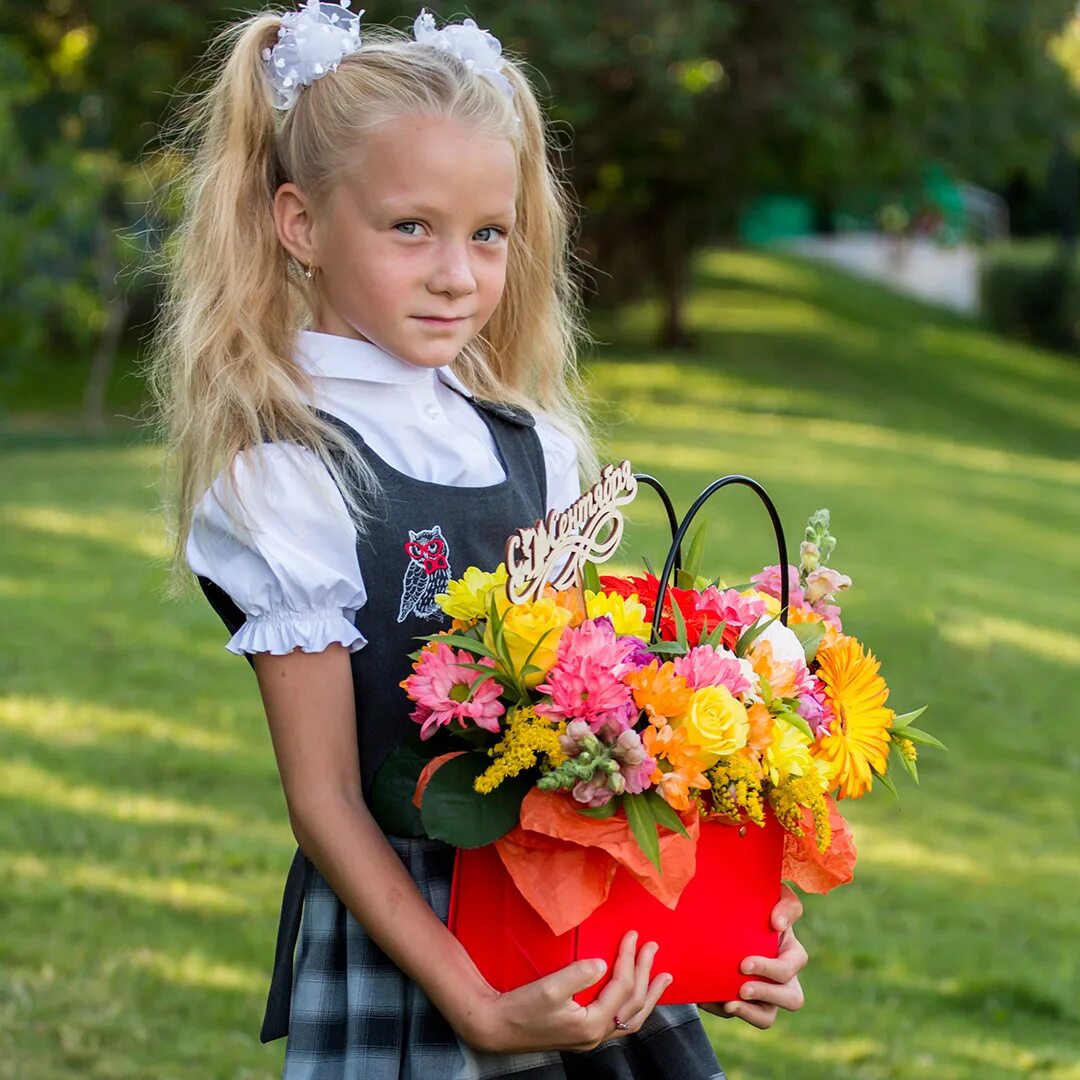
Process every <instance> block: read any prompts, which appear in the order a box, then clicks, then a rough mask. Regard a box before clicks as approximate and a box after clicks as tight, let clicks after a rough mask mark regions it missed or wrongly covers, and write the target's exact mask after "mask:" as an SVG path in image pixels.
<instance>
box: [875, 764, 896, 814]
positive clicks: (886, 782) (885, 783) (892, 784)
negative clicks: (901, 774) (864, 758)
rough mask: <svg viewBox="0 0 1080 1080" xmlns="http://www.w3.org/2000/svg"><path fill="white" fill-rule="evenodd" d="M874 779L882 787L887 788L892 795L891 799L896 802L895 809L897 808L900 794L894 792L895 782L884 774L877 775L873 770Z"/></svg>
mask: <svg viewBox="0 0 1080 1080" xmlns="http://www.w3.org/2000/svg"><path fill="white" fill-rule="evenodd" d="M874 777H875V778H876V779H878V780H880V781H881V783H882V786H883V787H887V788H888V789H889V790H890V791H891V792H892V793H893V798H894V799H895V800H896V805H897V807H899V806H900V792H898V791H897V790H896V782H895V781H894V780H893V778H892V777H891V776H889V775H888V774H886V773H879V772H878V771H877V770H876V769H875V770H874Z"/></svg>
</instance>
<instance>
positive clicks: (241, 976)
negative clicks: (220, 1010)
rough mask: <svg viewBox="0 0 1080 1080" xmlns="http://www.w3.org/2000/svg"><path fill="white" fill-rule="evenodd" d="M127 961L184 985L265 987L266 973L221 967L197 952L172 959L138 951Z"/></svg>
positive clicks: (246, 989) (143, 969) (240, 988)
mask: <svg viewBox="0 0 1080 1080" xmlns="http://www.w3.org/2000/svg"><path fill="white" fill-rule="evenodd" d="M124 959H126V960H127V962H128V963H129V964H130V965H131V966H132V967H135V968H139V969H141V970H142V971H146V972H149V973H151V974H153V975H156V976H157V977H158V978H160V979H164V980H165V981H166V982H170V983H176V984H178V985H181V986H189V987H193V988H199V989H208V990H245V991H249V992H257V991H260V990H263V989H265V987H266V972H265V971H263V970H261V969H255V968H244V967H238V966H236V965H233V964H222V963H221V962H220V961H217V960H213V959H211V958H210V957H207V956H205V955H204V954H202V953H198V952H189V953H185V954H184V955H183V956H172V955H170V954H169V953H165V952H159V951H158V950H155V949H139V950H137V951H135V952H133V953H130V954H128V955H127V956H126V957H124Z"/></svg>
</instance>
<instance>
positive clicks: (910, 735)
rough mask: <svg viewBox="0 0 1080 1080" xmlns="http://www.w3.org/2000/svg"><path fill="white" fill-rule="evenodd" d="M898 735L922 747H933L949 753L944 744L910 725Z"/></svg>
mask: <svg viewBox="0 0 1080 1080" xmlns="http://www.w3.org/2000/svg"><path fill="white" fill-rule="evenodd" d="M897 735H898V736H899V737H900V738H901V739H910V740H911V741H912V742H913V743H919V744H921V745H922V746H932V747H933V748H934V749H935V750H944V751H945V752H946V753H948V751H949V748H948V747H947V746H946V745H945V744H944V743H943V742H941V741H940V740H939V739H935V738H934V736H933V735H930V734H928V733H927V732H925V731H922V730H921V729H919V728H917V727H911V726H910V725H908V726H907V727H906V728H901V729H900V731H898V732H897Z"/></svg>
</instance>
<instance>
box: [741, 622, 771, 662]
mask: <svg viewBox="0 0 1080 1080" xmlns="http://www.w3.org/2000/svg"><path fill="white" fill-rule="evenodd" d="M779 617H780V616H779V615H774V616H773V617H772V618H771V619H769V620H768V621H767V622H759V623H756V624H755V625H754V626H750V627H747V629H745V630H744V631H743V632H742V637H740V638H739V640H738V641H737V642H736V643H735V655H736V656H742V655H743V653H745V652H746V650H747V649H749V648H750V646H751V645H753V643H754V642H755V641H756V640H757V639H758V638H759V637H760V636H761V635H762V634H764V633H765V631H766V630H768V628H769V627H770V626H772V624H773V623H774V622H776V620H777V619H778V618H779Z"/></svg>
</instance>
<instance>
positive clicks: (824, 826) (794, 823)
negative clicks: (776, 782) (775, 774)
mask: <svg viewBox="0 0 1080 1080" xmlns="http://www.w3.org/2000/svg"><path fill="white" fill-rule="evenodd" d="M769 805H770V806H771V807H772V808H773V813H774V814H776V820H777V821H779V822H780V824H781V825H783V826H784V828H785V829H787V831H788V832H790V833H792V834H793V835H795V836H802V834H803V827H802V822H803V808H804V807H805V808H806V809H807V810H809V811H810V813H811V815H812V819H813V823H814V837H815V839H816V840H817V848H818V851H821V852H825V851H828V849H829V844H831V843H832V823H831V822H830V821H829V804H828V803H827V802H826V801H825V793H824V792H823V791H821V789H820V788H819V787H818V784H817V781H816V779H815V778H814V777H813V776H810V775H807V776H796V777H792V778H791V779H790V780H785V781H784V783H783V784H781V785H780V786H779V787H775V788H773V789H772V791H770V792H769Z"/></svg>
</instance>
